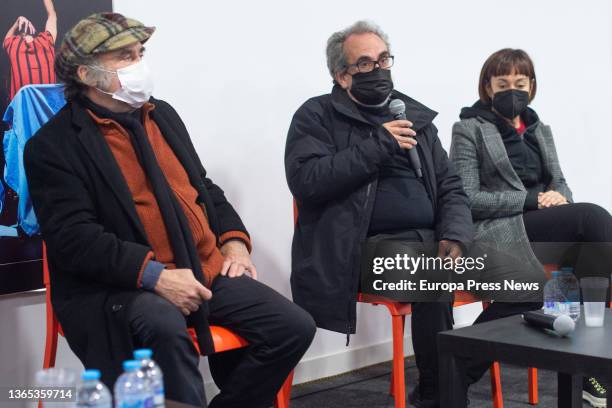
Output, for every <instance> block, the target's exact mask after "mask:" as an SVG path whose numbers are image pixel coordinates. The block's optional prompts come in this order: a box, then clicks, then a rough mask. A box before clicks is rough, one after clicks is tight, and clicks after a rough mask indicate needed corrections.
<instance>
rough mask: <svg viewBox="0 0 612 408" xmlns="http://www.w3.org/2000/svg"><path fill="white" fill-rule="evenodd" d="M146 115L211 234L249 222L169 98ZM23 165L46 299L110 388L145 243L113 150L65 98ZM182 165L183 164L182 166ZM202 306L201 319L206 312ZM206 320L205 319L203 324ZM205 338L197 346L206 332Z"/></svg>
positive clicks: (125, 352)
mask: <svg viewBox="0 0 612 408" xmlns="http://www.w3.org/2000/svg"><path fill="white" fill-rule="evenodd" d="M151 102H153V103H154V104H155V109H154V110H153V111H151V115H152V118H153V120H154V121H155V122H156V123H157V125H158V126H159V128H160V130H161V133H162V135H163V136H164V138H165V139H166V141H167V142H168V144H169V145H170V147H171V148H172V149H173V150H174V151H175V152H176V151H177V150H176V149H177V147H178V146H182V148H181V149H180V150H181V151H186V152H187V155H186V157H183V158H181V157H179V156H178V155H177V157H178V158H179V160H181V163H185V162H184V160H189V161H190V162H191V163H192V164H193V166H191V168H193V169H197V171H190V172H188V176H189V180H190V182H191V184H192V185H193V187H194V188H195V189H196V190H197V191H198V197H199V198H198V202H200V203H201V204H203V205H204V206H205V210H206V214H207V216H208V221H209V223H210V226H211V228H212V230H213V231H214V232H215V234H216V236H217V239H218V237H219V236H220V235H221V234H223V233H224V232H227V231H243V232H245V233H246V229H245V227H244V225H243V224H242V221H241V220H240V217H239V216H238V214H237V213H236V212H235V211H234V209H233V208H232V206H231V205H230V203H229V202H228V201H227V200H226V198H225V195H224V193H223V191H222V190H221V189H220V188H219V187H218V186H216V185H215V184H214V183H213V182H212V181H211V180H210V179H209V178H207V177H206V171H205V170H204V167H203V166H202V164H201V162H200V160H199V158H198V156H197V153H196V151H195V149H194V147H193V144H192V143H191V140H190V138H189V134H188V132H187V129H186V128H185V125H184V124H183V122H182V121H181V119H180V117H179V115H178V114H177V113H176V111H175V110H174V109H173V108H172V107H171V106H170V105H169V104H168V103H166V102H164V101H160V100H155V99H152V100H151ZM24 162H25V170H26V174H27V179H28V185H29V189H30V193H31V196H32V203H33V206H34V210H35V212H36V215H37V218H38V220H39V223H40V226H41V232H42V236H43V239H44V240H45V242H46V244H47V253H48V260H49V272H50V277H51V288H52V291H51V298H52V303H53V308H54V310H55V312H56V314H57V317H58V319H59V321H60V323H61V325H62V328H63V330H64V334H65V335H66V340H67V341H68V344H69V345H70V348H71V349H72V350H73V351H74V352H75V354H76V355H77V356H78V357H79V359H80V360H81V361H82V362H83V364H84V365H85V367H93V368H98V369H100V370H101V371H102V379H103V381H104V382H105V383H106V384H107V385H109V386H112V385H113V383H114V381H115V379H116V377H117V376H118V375H119V374H120V373H121V363H122V362H123V360H126V359H130V358H131V357H132V348H133V345H132V341H131V337H130V334H129V329H128V324H127V319H126V318H125V317H126V310H127V309H128V308H129V305H130V302H131V300H132V299H133V298H134V297H135V295H136V294H137V293H138V292H139V291H140V290H142V289H138V288H137V279H138V273H139V271H140V268H141V266H142V264H143V261H144V259H145V257H146V255H147V254H148V252H149V251H151V247H150V245H149V243H148V240H147V237H146V234H145V231H144V227H143V226H142V224H141V222H140V219H139V217H138V214H137V212H136V208H135V206H134V201H133V197H132V195H131V193H130V190H129V188H128V186H127V183H126V181H125V179H124V177H123V175H122V174H121V170H120V168H119V166H118V165H117V162H116V161H115V158H114V156H113V154H112V152H111V150H110V148H109V146H108V144H107V143H106V141H105V140H104V137H103V136H102V134H101V133H100V131H99V130H98V127H97V125H96V124H95V123H94V121H93V120H92V118H91V117H90V116H89V114H88V113H87V112H86V111H85V109H84V108H83V107H82V106H81V105H80V104H79V103H78V102H69V103H68V104H67V105H66V106H65V107H64V108H63V109H62V110H60V111H59V112H58V113H57V115H55V116H54V117H53V118H51V120H50V121H49V122H47V123H46V124H45V125H44V126H43V127H42V128H41V129H40V130H39V131H38V132H37V133H36V135H35V136H34V137H33V138H31V139H30V140H29V141H28V143H27V144H26V147H25V151H24ZM185 168H186V169H188V168H189V166H185ZM206 306H207V305H206V304H203V305H202V306H201V307H200V309H202V310H203V313H202V315H201V316H198V318H203V319H206V317H207V316H206V313H205V311H206V310H207V307H206ZM203 324H204V325H207V322H203ZM206 337H208V338H206V339H202V341H204V343H206V344H205V350H202V351H203V352H204V353H210V352H212V351H213V345H212V339H210V335H208V336H206Z"/></svg>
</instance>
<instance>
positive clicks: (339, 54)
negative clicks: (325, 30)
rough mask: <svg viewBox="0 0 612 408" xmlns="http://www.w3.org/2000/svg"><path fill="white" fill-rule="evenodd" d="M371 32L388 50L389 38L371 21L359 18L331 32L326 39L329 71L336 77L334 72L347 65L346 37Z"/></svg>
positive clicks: (341, 69)
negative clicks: (349, 24) (347, 25)
mask: <svg viewBox="0 0 612 408" xmlns="http://www.w3.org/2000/svg"><path fill="white" fill-rule="evenodd" d="M366 33H372V34H376V35H377V36H379V37H380V39H381V40H383V41H384V42H385V44H386V45H387V49H389V50H390V46H389V38H388V37H387V34H385V33H384V32H383V31H382V30H381V29H380V27H379V26H378V25H376V24H374V23H373V22H371V21H366V20H360V21H357V22H356V23H353V24H352V25H351V26H349V27H347V28H345V29H344V30H341V31H337V32H335V33H333V34H332V35H331V36H330V37H329V40H327V49H326V53H327V68H328V69H329V73H330V75H331V76H332V78H334V81H335V79H336V74H337V73H338V72H341V71H343V70H344V69H346V67H347V66H348V61H347V60H346V55H345V54H344V42H345V41H346V39H347V38H348V37H349V36H351V35H353V34H366Z"/></svg>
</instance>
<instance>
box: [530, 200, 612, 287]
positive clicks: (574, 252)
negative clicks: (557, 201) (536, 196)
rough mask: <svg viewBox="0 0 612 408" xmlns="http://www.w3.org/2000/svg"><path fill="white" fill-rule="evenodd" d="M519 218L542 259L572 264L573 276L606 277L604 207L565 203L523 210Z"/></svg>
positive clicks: (608, 251) (610, 222) (609, 251)
mask: <svg viewBox="0 0 612 408" xmlns="http://www.w3.org/2000/svg"><path fill="white" fill-rule="evenodd" d="M523 221H524V223H525V230H526V231H527V236H528V237H529V241H531V242H532V243H533V244H532V246H533V249H534V252H535V254H536V256H537V257H538V258H539V259H541V260H542V262H546V263H548V262H550V263H556V264H561V265H563V266H572V267H574V268H575V274H576V276H577V277H584V276H602V277H607V278H609V277H610V265H612V216H610V213H608V211H606V210H605V209H604V208H602V207H600V206H598V205H595V204H591V203H577V204H566V205H560V206H557V207H551V208H545V209H541V210H535V211H529V212H526V213H525V214H524V215H523ZM546 243H550V244H548V245H547V244H546Z"/></svg>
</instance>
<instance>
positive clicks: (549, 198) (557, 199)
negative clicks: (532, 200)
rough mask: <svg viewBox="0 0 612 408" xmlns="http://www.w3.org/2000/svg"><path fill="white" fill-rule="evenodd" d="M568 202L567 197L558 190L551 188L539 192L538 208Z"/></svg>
mask: <svg viewBox="0 0 612 408" xmlns="http://www.w3.org/2000/svg"><path fill="white" fill-rule="evenodd" d="M563 204H568V202H567V199H566V198H565V197H564V196H563V195H562V194H561V193H559V192H558V191H554V190H549V191H547V192H545V193H539V194H538V208H548V207H556V206H557V205H563Z"/></svg>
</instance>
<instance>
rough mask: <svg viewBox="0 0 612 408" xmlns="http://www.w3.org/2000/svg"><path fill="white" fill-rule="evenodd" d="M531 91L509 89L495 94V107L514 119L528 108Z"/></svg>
mask: <svg viewBox="0 0 612 408" xmlns="http://www.w3.org/2000/svg"><path fill="white" fill-rule="evenodd" d="M527 105H529V92H527V91H521V90H518V89H508V90H505V91H501V92H496V93H495V94H493V107H494V108H495V110H496V111H497V112H499V114H500V115H502V116H503V117H504V118H506V119H514V118H516V117H517V116H519V115H520V114H522V113H523V112H525V109H527Z"/></svg>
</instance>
